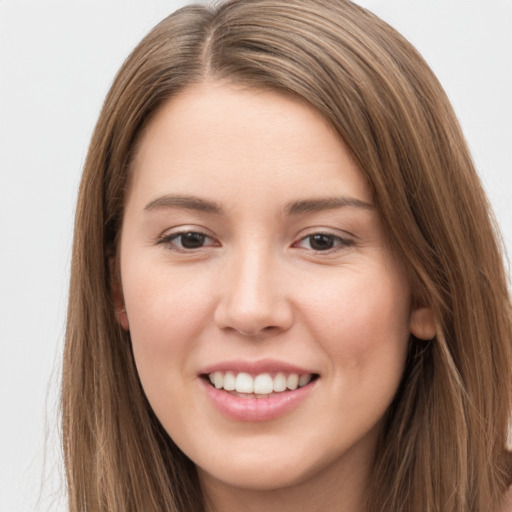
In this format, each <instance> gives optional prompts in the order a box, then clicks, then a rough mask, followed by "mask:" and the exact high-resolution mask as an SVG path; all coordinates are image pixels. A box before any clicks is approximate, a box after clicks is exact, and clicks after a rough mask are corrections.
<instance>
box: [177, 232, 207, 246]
mask: <svg viewBox="0 0 512 512" xmlns="http://www.w3.org/2000/svg"><path fill="white" fill-rule="evenodd" d="M204 238H205V235H203V234H201V233H185V234H183V235H181V245H182V246H183V247H184V248H185V249H197V248H198V247H202V245H203V244H204Z"/></svg>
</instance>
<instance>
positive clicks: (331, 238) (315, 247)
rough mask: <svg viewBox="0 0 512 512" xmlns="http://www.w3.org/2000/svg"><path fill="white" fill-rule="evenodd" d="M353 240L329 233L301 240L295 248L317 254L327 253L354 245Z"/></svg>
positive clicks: (309, 236) (315, 234)
mask: <svg viewBox="0 0 512 512" xmlns="http://www.w3.org/2000/svg"><path fill="white" fill-rule="evenodd" d="M352 243H353V242H352V241H351V240H347V239H345V238H341V237H339V236H336V235H332V234H329V233H314V234H312V235H308V236H305V237H304V238H301V239H300V240H299V241H298V242H297V243H296V244H295V245H294V246H295V247H300V248H301V249H310V250H312V251H317V252H322V251H323V252H326V251H330V250H332V249H336V248H342V247H348V246H350V245H352Z"/></svg>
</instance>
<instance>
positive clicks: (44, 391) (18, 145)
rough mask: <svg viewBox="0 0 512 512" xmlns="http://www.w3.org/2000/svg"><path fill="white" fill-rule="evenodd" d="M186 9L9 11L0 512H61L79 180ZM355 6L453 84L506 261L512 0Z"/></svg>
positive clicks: (0, 154)
mask: <svg viewBox="0 0 512 512" xmlns="http://www.w3.org/2000/svg"><path fill="white" fill-rule="evenodd" d="M184 3H186V2H184V1H172V0H169V1H158V2H157V1H154V0H152V1H148V0H145V1H141V0H139V1H129V0H117V1H112V0H110V1H105V0H102V1H94V2H93V1H88V2H86V1H76V0H60V1H41V0H35V1H32V2H28V1H22V0H11V1H9V0H0V343H1V345H0V347H1V348H0V350H1V352H0V386H1V387H0V511H1V512H27V511H32V510H52V511H53V510H55V511H57V510H62V511H64V510H65V501H64V500H63V499H62V498H61V495H62V491H61V477H60V476H59V475H61V473H62V471H61V468H60V462H59V451H58V450H59V445H58V443H59V439H58V385H59V382H58V381H59V372H60V353H61V351H62V345H63V336H64V326H65V310H66V300H67V286H68V274H69V264H70V248H71V237H72V222H73V221H72V219H73V210H74V203H75V200H76V192H77V186H78V183H79V179H80V172H81V168H82V166H83V163H84V159H85V155H86V151H87V146H88V142H89V138H90V136H91V133H92V129H93V126H94V123H95V121H96V118H97V115H98V113H99V109H100V106H101V104H102V101H103V98H104V96H105V94H106V92H107V89H108V87H109V85H110V83H111V81H112V79H113V76H114V74H115V72H116V71H117V69H118V68H119V66H120V65H121V63H122V61H123V60H124V58H125V57H126V56H127V55H128V53H129V51H130V50H131V49H132V48H133V47H134V46H135V44H136V43H137V42H138V41H139V40H140V39H141V38H142V36H143V35H144V34H145V33H146V32H147V31H148V30H149V29H150V28H151V27H152V26H153V25H154V24H155V23H156V22H158V21H159V20H160V19H162V18H163V17H164V16H166V15H167V14H169V13H170V12H172V11H173V10H174V9H175V8H177V7H178V6H180V5H182V4H184ZM359 3H361V4H362V5H364V6H366V7H368V8H370V9H371V10H373V11H374V12H376V13H377V14H379V15H380V16H381V17H383V18H384V19H385V20H387V21H388V22H390V23H391V24H392V25H393V26H395V27H396V28H397V29H398V30H399V31H401V32H402V33H403V34H404V35H405V36H406V37H408V38H409V39H410V40H411V41H412V42H413V44H415V45H416V46H417V48H418V49H419V50H420V52H421V53H422V54H423V55H424V57H425V58H426V59H427V61H428V62H429V63H430V65H431V66H432V68H433V69H434V71H435V72H436V73H437V75H438V77H439V78H440V80H441V82H442V83H443V85H444V86H445V88H446V90H447V92H448V95H449V96H450V98H451V100H452V102H453V104H454V106H455V110H456V112H457V114H458V115H459V118H460V120H461V122H462V125H463V129H464V131H465V133H466V136H467V138H468V141H469V145H470V148H471V151H472V153H473V156H474V159H475V161H476V164H477V167H478V169H479V172H480V174H481V177H482V179H483V182H484V185H485V187H486V189H487V191H488V193H489V196H490V198H491V201H492V203H493V205H494V208H495V210H496V214H497V218H498V222H499V224H500V225H501V228H502V231H503V234H504V238H505V242H506V244H507V246H508V248H509V251H508V252H509V254H510V252H511V251H510V249H511V248H512V200H511V198H510V195H511V192H512V176H511V171H512V128H511V123H512V0H361V1H360V2H359ZM45 453H46V456H45ZM41 490H42V492H40V491H41Z"/></svg>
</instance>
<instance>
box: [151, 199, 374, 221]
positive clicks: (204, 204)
mask: <svg viewBox="0 0 512 512" xmlns="http://www.w3.org/2000/svg"><path fill="white" fill-rule="evenodd" d="M347 206H348V207H353V208H362V209H365V210H374V209H375V207H374V206H373V205H372V204H371V203H368V202H366V201H362V200H361V199H357V198H355V197H351V196H341V197H326V198H320V199H301V200H297V201H292V202H290V203H288V204H287V205H285V207H284V209H283V212H284V214H285V215H288V216H293V215H302V214H305V213H315V212H319V211H323V210H333V209H337V208H344V207H347ZM161 208H182V209H186V210H196V211H201V212H206V213H214V214H217V215H222V214H223V212H224V210H223V208H222V206H220V205H219V204H218V203H216V202H215V201H211V200H208V199H203V198H200V197H197V196H188V195H181V194H166V195H164V196H160V197H157V198H156V199H153V200H152V201H150V202H149V203H148V204H147V205H146V206H145V207H144V210H145V211H153V210H159V209H161Z"/></svg>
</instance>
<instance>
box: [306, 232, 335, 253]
mask: <svg viewBox="0 0 512 512" xmlns="http://www.w3.org/2000/svg"><path fill="white" fill-rule="evenodd" d="M310 244H311V248H312V249H314V250H315V251H326V250H328V249H332V248H333V246H334V240H333V237H332V236H330V235H313V236H312V237H311V240H310Z"/></svg>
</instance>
